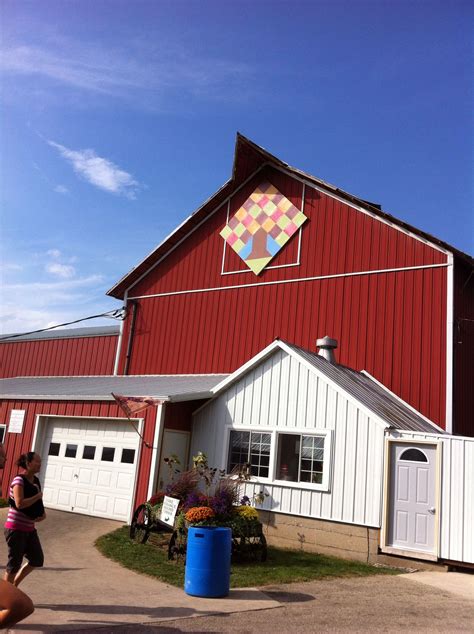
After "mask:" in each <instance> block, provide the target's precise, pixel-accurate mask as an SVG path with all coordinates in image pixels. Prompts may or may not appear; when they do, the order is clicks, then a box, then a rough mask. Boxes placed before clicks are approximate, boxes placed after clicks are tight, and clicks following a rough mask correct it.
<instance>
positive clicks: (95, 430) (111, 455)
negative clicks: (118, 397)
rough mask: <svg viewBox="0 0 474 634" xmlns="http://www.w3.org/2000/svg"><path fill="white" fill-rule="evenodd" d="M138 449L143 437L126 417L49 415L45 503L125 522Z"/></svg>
mask: <svg viewBox="0 0 474 634" xmlns="http://www.w3.org/2000/svg"><path fill="white" fill-rule="evenodd" d="M51 443H54V445H53V447H51V454H50V455H48V454H49V451H50V445H51ZM138 448H139V437H138V435H137V434H136V432H135V431H133V429H131V426H130V423H129V422H127V421H117V420H112V419H110V420H107V419H87V420H83V421H78V420H77V419H67V418H64V419H54V420H53V419H50V422H49V423H48V427H47V429H46V430H45V442H44V446H43V451H42V455H43V469H42V474H40V476H41V475H42V476H43V477H42V478H41V479H42V480H43V481H44V500H45V504H46V505H47V506H49V507H51V508H59V509H62V510H69V511H73V512H78V513H85V514H89V515H98V516H101V517H110V518H116V519H120V520H123V521H127V520H128V518H129V514H130V510H131V504H132V499H133V490H134V484H135V475H136V469H137V463H138Z"/></svg>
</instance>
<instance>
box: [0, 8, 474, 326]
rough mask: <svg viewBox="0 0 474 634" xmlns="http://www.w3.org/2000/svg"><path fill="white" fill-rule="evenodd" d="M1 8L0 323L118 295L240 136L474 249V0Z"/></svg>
mask: <svg viewBox="0 0 474 634" xmlns="http://www.w3.org/2000/svg"><path fill="white" fill-rule="evenodd" d="M1 11H2V15H1V22H2V25H3V26H2V45H1V46H2V49H3V50H2V61H1V73H2V87H1V88H2V117H1V123H0V125H1V145H2V159H1V161H2V162H1V166H0V175H1V183H0V184H1V200H0V204H1V226H0V229H1V269H2V274H1V289H2V296H1V298H0V299H1V314H0V328H1V331H2V332H23V331H27V330H33V329H35V328H42V327H46V326H49V325H52V324H57V323H62V322H65V321H70V320H73V319H78V318H80V317H84V316H88V315H91V314H96V313H98V312H103V311H106V310H110V309H112V308H115V307H117V306H119V303H118V302H116V301H115V300H112V299H111V298H108V297H106V296H105V292H106V291H107V289H108V288H110V287H111V286H112V285H113V284H114V283H115V282H116V281H117V280H118V279H120V278H121V277H122V276H123V275H124V274H125V273H126V272H127V271H129V270H130V269H131V268H132V267H133V266H134V265H135V264H137V263H138V262H139V261H140V260H142V259H143V257H144V256H145V255H146V254H147V253H149V252H150V251H151V250H152V249H153V248H154V247H155V246H156V245H157V244H158V243H159V242H160V241H161V240H162V239H163V238H164V237H165V236H166V235H167V234H168V233H170V232H171V231H172V229H173V228H174V227H175V226H176V225H178V224H179V223H180V222H181V221H182V220H183V219H184V218H186V217H187V216H188V215H189V214H190V213H191V212H192V211H194V210H195V209H196V208H197V207H198V206H199V205H200V204H201V203H202V202H203V201H204V200H205V199H207V198H208V197H209V196H210V195H211V194H212V193H213V192H214V191H215V190H216V189H218V188H219V187H220V186H221V184H222V183H223V182H224V181H226V180H227V179H228V178H229V176H230V173H231V167H232V157H233V150H234V142H235V133H236V131H237V130H238V131H240V132H241V133H243V134H245V135H246V136H248V137H249V138H251V139H252V140H253V141H255V142H256V143H258V144H259V145H262V146H263V147H265V148H266V149H267V150H269V151H270V152H272V153H274V154H276V155H277V156H278V157H280V158H281V159H283V160H284V161H286V162H288V163H290V164H291V165H293V166H295V167H298V168H300V169H303V170H306V171H308V172H310V173H312V174H314V175H315V176H318V177H319V178H322V179H324V180H327V181H329V182H332V183H334V184H336V185H337V186H339V187H341V188H342V189H345V190H346V191H349V192H350V193H353V194H355V195H357V196H360V197H361V198H365V199H368V200H371V201H373V202H378V203H381V204H382V206H383V208H384V210H385V211H387V212H389V213H392V214H393V215H395V216H397V217H399V218H401V219H403V220H405V221H407V222H409V223H411V224H413V225H415V226H417V227H419V228H421V229H423V230H425V231H428V232H430V233H432V234H434V235H435V236H437V237H439V238H441V239H443V240H445V241H446V242H449V243H450V244H452V245H453V246H455V247H457V248H459V249H461V250H463V251H466V252H469V253H471V254H472V253H473V252H474V224H473V207H472V203H473V189H472V170H473V126H472V115H471V112H472V106H473V99H472V92H473V90H472V88H473V84H472V76H473V74H472V71H473V69H472V49H471V44H470V42H471V39H472V35H473V33H472V24H473V20H472V19H473V12H474V11H473V9H472V3H469V2H463V1H454V2H428V1H425V2H416V1H415V2H413V1H412V2H403V1H398V2H397V1H391V2H384V1H379V2H375V1H373V2H366V1H352V2H345V1H341V2H337V1H332V2H326V1H321V2H301V1H293V2H291V3H290V2H276V1H267V2H263V1H260V2H256V1H253V2H249V1H247V0H244V1H240V2H222V1H220V2H214V1H210V0H209V1H201V2H196V1H188V2H180V1H176V0H175V1H173V2H167V1H162V0H160V1H159V2H158V1H154V2H140V1H137V0H134V1H133V2H130V0H127V1H122V0H108V1H101V0H94V1H90V0H81V1H74V0H69V1H67V2H66V1H64V0H61V1H60V2H56V1H54V0H48V1H47V2H37V1H35V2H27V1H20V0H15V1H13V2H12V1H10V0H3V2H2V4H1ZM100 323H104V322H100V321H97V322H86V324H85V325H87V324H88V325H98V324H100ZM106 323H112V322H106Z"/></svg>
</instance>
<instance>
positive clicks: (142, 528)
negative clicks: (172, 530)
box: [130, 504, 152, 544]
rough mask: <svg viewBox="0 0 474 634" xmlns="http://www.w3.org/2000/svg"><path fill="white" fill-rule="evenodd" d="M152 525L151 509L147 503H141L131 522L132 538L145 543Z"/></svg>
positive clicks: (139, 542)
mask: <svg viewBox="0 0 474 634" xmlns="http://www.w3.org/2000/svg"><path fill="white" fill-rule="evenodd" d="M151 526H152V519H151V515H150V509H149V507H148V505H147V504H140V506H137V508H136V509H135V512H134V514H133V518H132V523H131V524H130V539H133V540H134V541H136V542H137V543H138V544H144V543H145V542H146V541H147V539H148V537H149V535H150V530H151Z"/></svg>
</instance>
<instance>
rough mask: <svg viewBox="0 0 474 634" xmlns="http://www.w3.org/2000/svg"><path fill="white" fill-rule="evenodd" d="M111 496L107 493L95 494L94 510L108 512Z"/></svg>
mask: <svg viewBox="0 0 474 634" xmlns="http://www.w3.org/2000/svg"><path fill="white" fill-rule="evenodd" d="M109 499H110V498H109V497H108V496H106V495H97V494H96V495H94V496H93V506H92V508H93V511H95V512H96V513H102V514H104V513H107V510H108V506H109Z"/></svg>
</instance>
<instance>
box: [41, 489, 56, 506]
mask: <svg viewBox="0 0 474 634" xmlns="http://www.w3.org/2000/svg"><path fill="white" fill-rule="evenodd" d="M57 501H58V491H57V489H53V488H52V487H48V486H46V485H45V486H44V489H43V504H46V505H53V504H56V503H57Z"/></svg>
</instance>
